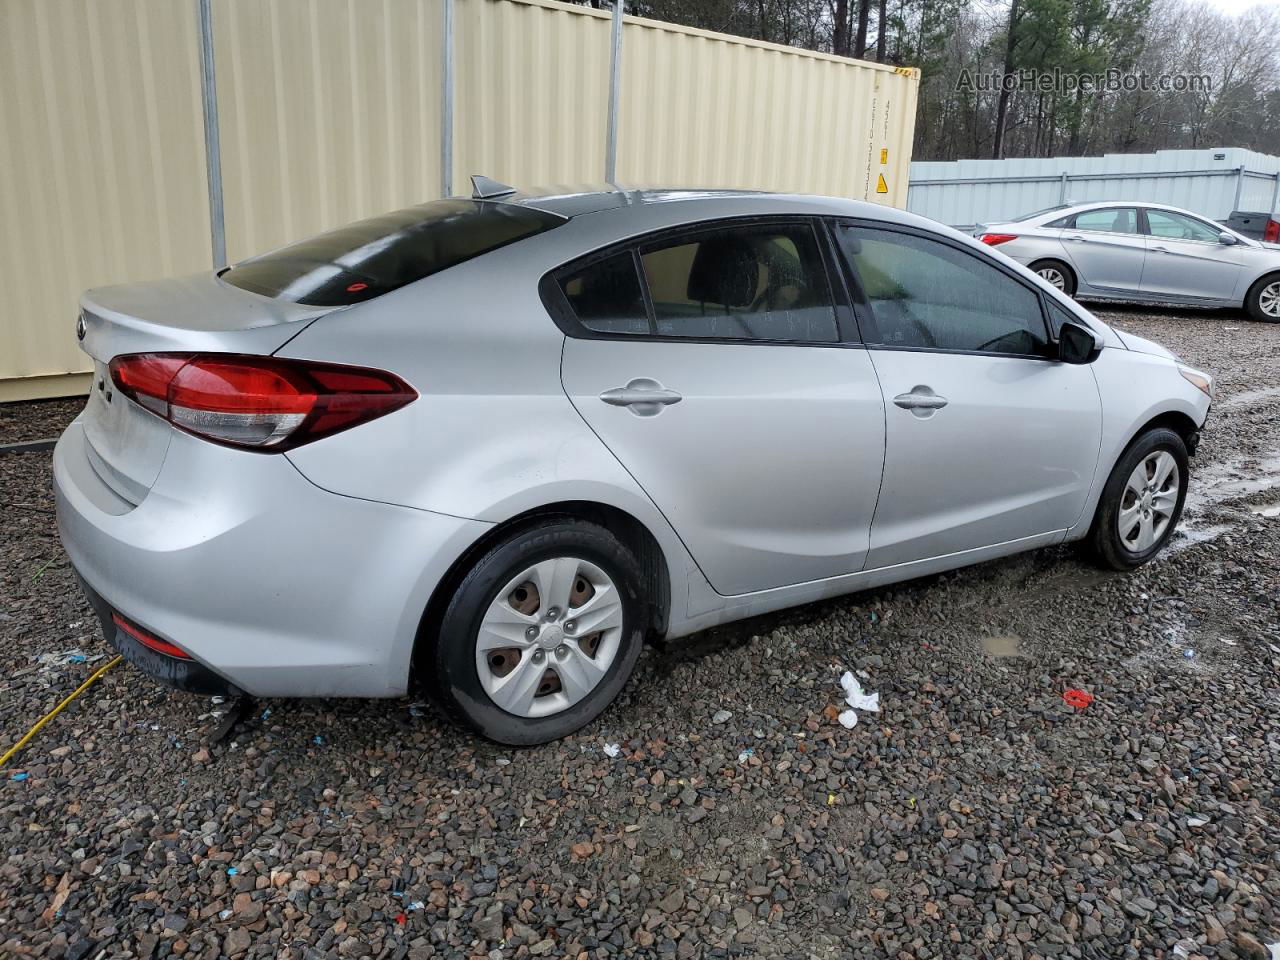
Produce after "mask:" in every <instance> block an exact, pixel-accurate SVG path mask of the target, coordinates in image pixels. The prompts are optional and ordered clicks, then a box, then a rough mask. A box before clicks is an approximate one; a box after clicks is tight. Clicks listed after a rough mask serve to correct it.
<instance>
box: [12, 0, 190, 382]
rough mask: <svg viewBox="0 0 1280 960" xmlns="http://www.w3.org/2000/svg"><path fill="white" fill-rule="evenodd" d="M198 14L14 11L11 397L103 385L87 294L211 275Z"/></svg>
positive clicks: (28, 5) (61, 2) (148, 2)
mask: <svg viewBox="0 0 1280 960" xmlns="http://www.w3.org/2000/svg"><path fill="white" fill-rule="evenodd" d="M195 9H196V8H195V6H194V5H193V4H191V3H174V2H172V0H130V2H128V3H119V4H113V5H110V6H107V5H105V4H98V3H84V2H83V0H5V2H4V3H3V4H0V131H2V132H0V263H3V264H4V275H5V278H6V283H5V296H4V300H5V307H4V313H3V315H2V316H0V400H4V399H14V398H16V397H18V396H47V395H57V394H58V393H66V392H67V391H68V389H71V390H73V391H74V390H78V389H81V388H82V387H83V385H84V384H85V383H87V379H86V378H84V377H81V378H78V379H77V380H68V379H66V378H65V377H59V376H58V375H65V374H67V373H76V372H82V371H86V370H88V369H89V364H88V362H87V357H85V355H84V354H83V353H81V352H80V350H79V349H78V348H77V346H76V339H75V332H74V331H75V318H76V311H77V306H76V304H77V300H78V298H79V295H80V291H81V290H83V289H84V288H86V287H90V286H95V285H101V284H104V283H116V282H125V281H130V280H143V279H147V278H149V277H155V276H160V275H164V274H172V273H183V272H189V271H192V270H198V269H200V268H202V267H207V266H208V265H209V205H208V198H207V195H206V183H205V156H204V135H203V132H202V126H201V123H202V121H201V110H200V71H199V67H198V63H197V58H198V49H197V31H196V15H195ZM16 377H23V378H32V379H29V380H26V381H23V382H18V383H5V380H6V379H8V378H16Z"/></svg>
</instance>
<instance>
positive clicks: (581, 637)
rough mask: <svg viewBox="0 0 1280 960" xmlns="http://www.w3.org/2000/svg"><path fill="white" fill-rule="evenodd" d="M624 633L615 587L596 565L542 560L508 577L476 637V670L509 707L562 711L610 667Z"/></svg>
mask: <svg viewBox="0 0 1280 960" xmlns="http://www.w3.org/2000/svg"><path fill="white" fill-rule="evenodd" d="M621 639H622V602H621V600H620V598H619V596H618V589H617V587H615V586H614V584H613V581H612V580H610V579H609V577H608V575H607V574H606V573H605V572H604V571H603V570H601V569H600V568H599V567H597V566H596V565H595V564H592V563H588V562H587V561H586V560H578V559H576V558H574V557H556V558H555V559H554V560H543V561H542V562H540V563H535V564H534V565H533V566H531V567H529V568H528V569H527V570H524V571H522V572H521V573H519V574H517V575H516V576H514V577H512V578H511V580H510V582H509V583H507V585H506V586H505V587H503V588H502V589H501V590H500V591H498V595H497V596H496V597H494V598H493V601H492V602H491V603H490V604H489V609H488V610H487V611H486V612H485V615H484V619H483V620H482V621H481V622H480V630H479V632H478V634H477V635H476V671H477V672H478V673H479V675H480V683H481V685H482V686H483V687H484V691H485V693H487V694H488V695H489V699H491V700H492V701H493V702H494V703H495V704H497V705H498V706H499V707H501V708H502V709H503V710H505V711H507V713H513V714H515V715H516V716H518V717H546V716H550V715H551V714H553V713H559V712H560V711H561V710H567V709H568V708H569V707H571V706H573V705H574V704H575V703H577V702H578V701H580V700H581V699H582V698H583V697H585V696H586V695H587V694H589V693H590V692H591V691H592V690H594V689H595V688H596V687H597V686H598V685H599V683H600V681H601V680H603V679H604V675H605V674H606V673H608V672H609V666H610V664H612V663H613V659H614V657H616V656H617V655H618V647H619V645H620V642H621Z"/></svg>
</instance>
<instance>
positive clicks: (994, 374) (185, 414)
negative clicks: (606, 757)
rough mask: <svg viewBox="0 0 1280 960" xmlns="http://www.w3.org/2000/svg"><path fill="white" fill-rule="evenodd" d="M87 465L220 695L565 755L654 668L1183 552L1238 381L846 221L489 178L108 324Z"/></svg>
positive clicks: (106, 562) (79, 447)
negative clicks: (1043, 561) (962, 577)
mask: <svg viewBox="0 0 1280 960" xmlns="http://www.w3.org/2000/svg"><path fill="white" fill-rule="evenodd" d="M77 333H78V336H79V337H80V341H81V345H82V347H83V349H84V350H85V351H86V352H87V353H88V354H89V355H90V356H91V357H92V358H93V360H94V363H95V364H96V367H97V375H96V377H95V378H94V383H93V387H92V391H91V395H90V397H89V401H88V404H87V406H86V407H85V410H84V412H83V413H82V414H81V416H80V417H79V418H78V419H77V420H76V421H75V422H74V423H73V424H72V425H71V426H70V427H69V428H68V429H67V431H66V433H65V434H64V435H63V436H62V438H61V439H60V440H59V442H58V446H57V450H56V452H55V456H54V472H55V486H56V491H57V506H58V526H59V531H60V534H61V537H62V542H63V544H64V546H65V548H66V551H67V553H68V555H69V557H70V559H71V562H72V564H73V565H74V567H75V569H76V571H78V573H79V575H80V577H81V578H82V580H83V582H84V585H85V589H86V593H87V595H88V597H89V598H90V602H91V603H92V604H93V605H94V607H95V608H96V609H97V611H98V614H99V617H100V619H101V621H102V624H103V627H104V630H105V633H106V637H107V639H108V641H109V642H110V643H112V644H113V645H115V646H116V647H117V648H118V649H120V651H121V652H122V653H123V654H124V655H125V656H126V657H127V658H128V659H129V660H130V661H131V662H133V663H134V664H136V665H137V666H138V667H140V668H141V669H143V670H145V671H147V672H149V673H151V674H152V675H153V676H155V677H156V678H158V679H160V680H162V681H164V682H166V683H169V684H171V685H174V686H177V687H179V688H182V689H185V690H189V691H193V692H200V693H223V694H232V695H236V694H239V693H248V694H252V695H256V696H383V697H385V696H399V695H402V694H404V693H405V692H406V691H408V690H409V689H410V688H411V687H413V686H417V687H425V688H426V690H427V691H429V693H430V694H431V695H432V696H434V697H435V699H436V700H437V701H438V702H439V703H440V705H441V706H442V708H443V710H444V711H445V712H446V713H447V714H448V715H449V716H451V717H454V718H456V719H457V720H459V721H461V722H463V723H465V724H467V725H469V726H471V727H472V728H473V729H475V730H477V731H479V732H480V733H482V734H484V735H485V736H488V737H491V738H493V739H495V740H499V741H502V742H505V743H511V744H530V743H538V742H543V741H546V740H549V739H552V738H556V737H561V736H564V735H565V734H568V733H570V732H572V731H574V730H576V729H578V728H579V727H581V726H582V725H583V724H585V723H588V722H589V721H591V720H592V719H593V718H594V717H596V716H597V715H598V714H599V713H600V712H601V711H602V710H603V709H604V708H605V707H606V705H607V704H608V703H609V702H610V701H611V700H613V698H614V697H615V696H617V694H618V693H619V691H620V690H621V689H622V688H623V686H624V684H625V683H626V682H627V678H628V676H629V674H630V673H631V670H632V667H633V666H634V665H635V663H636V659H637V657H638V656H639V654H640V650H641V647H642V645H643V643H644V641H645V640H646V638H649V637H663V636H665V637H667V638H669V639H674V638H677V637H683V636H686V635H689V634H692V633H694V632H695V631H698V630H702V629H705V628H707V627H711V626H713V625H715V624H720V623H725V622H728V621H732V620H738V619H741V618H744V617H750V616H753V615H756V614H761V613H766V612H768V611H771V610H777V609H779V608H782V607H788V606H793V605H795V604H801V603H807V602H809V601H813V600H818V599H821V598H825V597H832V596H837V595H840V594H846V593H850V592H852V591H857V590H862V589H865V588H868V587H875V586H879V585H882V584H886V583H892V582H895V581H901V580H907V579H909V578H912V577H919V576H923V575H926V574H932V573H937V572H938V571H942V570H948V569H953V568H956V567H961V566H964V565H966V564H971V563H977V562H979V561H983V560H989V559H992V558H994V557H1000V556H1005V555H1008V554H1012V553H1016V552H1018V551H1022V550H1030V549H1033V548H1037V547H1043V546H1048V545H1051V544H1058V543H1062V542H1064V541H1068V540H1074V541H1081V542H1082V543H1083V544H1084V545H1085V546H1086V547H1087V548H1088V550H1089V551H1090V552H1091V554H1092V555H1093V556H1094V557H1096V558H1097V560H1098V561H1099V562H1100V563H1102V564H1104V565H1106V566H1108V567H1111V568H1113V569H1119V570H1126V569H1129V568H1132V567H1135V566H1137V565H1139V564H1142V563H1145V562H1146V561H1148V560H1150V559H1151V558H1152V557H1153V556H1155V555H1156V553H1157V552H1159V551H1160V549H1161V548H1162V547H1163V546H1164V545H1165V544H1166V543H1167V542H1168V540H1169V538H1170V536H1172V534H1173V531H1174V528H1175V526H1176V524H1177V522H1178V518H1179V515H1180V512H1181V510H1182V504H1183V499H1184V497H1185V496H1186V493H1187V484H1188V481H1189V457H1190V456H1191V454H1193V453H1194V451H1195V447H1196V442H1197V439H1198V437H1199V431H1200V428H1201V426H1202V425H1203V424H1204V421H1205V418H1206V416H1207V415H1208V411H1209V405H1210V398H1211V395H1212V383H1211V381H1210V378H1209V377H1208V376H1207V375H1206V374H1204V373H1202V372H1200V371H1197V370H1193V369H1190V368H1188V367H1187V366H1185V365H1183V364H1181V363H1180V362H1179V361H1178V360H1177V358H1176V357H1174V356H1173V355H1172V354H1170V353H1169V352H1168V351H1167V350H1164V349H1163V348H1161V347H1160V346H1158V345H1156V344H1154V343H1151V342H1149V341H1146V340H1143V339H1141V338H1139V337H1135V336H1130V335H1129V334H1124V335H1121V334H1119V333H1117V332H1116V331H1114V330H1113V329H1111V328H1110V327H1108V326H1107V325H1106V324H1104V323H1101V322H1100V321H1098V320H1097V319H1096V318H1095V317H1093V316H1092V315H1090V314H1089V313H1088V312H1087V311H1086V310H1084V309H1083V308H1081V307H1080V306H1078V305H1077V304H1076V303H1074V302H1073V301H1071V300H1070V299H1068V298H1067V297H1065V296H1063V295H1062V293H1061V292H1060V291H1058V290H1056V289H1054V288H1053V287H1052V286H1050V285H1049V284H1047V283H1045V282H1044V281H1043V280H1042V279H1041V278H1039V277H1037V276H1036V275H1035V274H1034V273H1032V272H1030V271H1028V270H1026V269H1025V268H1023V267H1021V266H1018V265H1017V264H1014V263H1013V262H1012V261H1010V260H1008V259H1007V258H1005V257H999V256H993V255H992V253H991V252H990V250H989V249H988V248H987V247H985V246H983V245H982V244H980V243H978V242H977V241H975V240H973V239H972V238H969V237H965V236H963V235H961V234H960V233H957V232H956V231H954V230H949V229H947V228H945V227H941V226H939V225H938V224H935V223H932V222H930V221H927V220H924V219H922V218H920V217H917V216H913V215H910V214H907V213H902V212H899V211H896V210H892V209H888V208H886V207H881V206H875V205H872V204H866V203H858V202H853V201H849V200H837V199H828V198H822V197H801V196H786V195H769V194H750V193H730V192H720V193H714V192H713V193H708V192H670V191H667V192H663V191H647V192H630V191H628V192H621V191H603V192H595V193H578V194H572V195H555V196H541V195H517V194H516V193H515V192H514V191H511V190H507V189H504V188H502V187H501V186H500V185H496V184H493V183H492V182H488V181H479V183H478V187H477V191H476V194H475V195H474V196H473V197H471V198H455V199H448V200H441V201H436V202H432V203H425V204H422V205H420V206H416V207H411V208H408V209H405V210H401V211H398V212H396V213H391V214H387V215H385V216H382V217H376V218H374V219H372V220H367V221H363V222H360V223H357V224H353V225H351V226H348V227H344V228H341V229H339V230H335V231H333V232H331V233H327V234H324V235H322V236H319V237H315V238H312V239H310V240H306V241H303V242H301V243H298V244H295V245H293V246H289V247H285V248H283V249H280V250H277V251H275V252H273V253H269V254H266V255H264V256H260V257H257V258H255V259H252V260H247V261H245V262H243V263H240V264H237V265H236V266H233V267H231V268H230V269H228V270H224V271H220V272H218V273H216V274H215V273H204V274H199V275H196V276H192V277H186V278H182V279H175V280H162V281H157V282H151V283H139V284H132V285H128V286H119V287H108V288H103V289H98V290H91V291H89V292H88V293H86V294H85V295H84V297H83V300H82V311H81V315H80V317H79V321H78V330H77Z"/></svg>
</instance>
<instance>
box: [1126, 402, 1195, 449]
mask: <svg viewBox="0 0 1280 960" xmlns="http://www.w3.org/2000/svg"><path fill="white" fill-rule="evenodd" d="M1157 427H1168V428H1169V429H1170V430H1172V431H1173V432H1174V433H1176V434H1177V435H1178V436H1180V437H1181V438H1182V442H1183V443H1185V444H1186V445H1187V453H1188V454H1189V455H1192V456H1194V455H1195V452H1196V444H1197V443H1198V442H1199V435H1200V428H1199V427H1197V426H1196V422H1195V421H1194V420H1192V419H1191V418H1190V417H1189V416H1187V415H1186V414H1185V413H1179V412H1178V411H1177V410H1170V411H1169V412H1168V413H1162V414H1160V416H1158V417H1153V418H1152V419H1150V420H1148V421H1147V422H1146V423H1144V424H1143V425H1142V426H1141V427H1139V428H1138V430H1137V432H1135V433H1134V435H1133V436H1132V437H1130V438H1129V444H1132V443H1133V441H1134V440H1136V439H1138V437H1140V436H1142V435H1143V434H1144V433H1146V432H1147V431H1148V430H1154V429H1156V428H1157ZM1125 449H1128V444H1126V445H1125Z"/></svg>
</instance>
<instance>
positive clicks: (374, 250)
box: [222, 200, 564, 307]
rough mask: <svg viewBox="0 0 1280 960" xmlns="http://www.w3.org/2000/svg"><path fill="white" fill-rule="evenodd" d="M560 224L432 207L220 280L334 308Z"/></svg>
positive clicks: (276, 256) (325, 239)
mask: <svg viewBox="0 0 1280 960" xmlns="http://www.w3.org/2000/svg"><path fill="white" fill-rule="evenodd" d="M562 223H564V218H563V217H559V216H556V215H555V214H553V213H547V212H546V211H544V210H535V209H532V208H530V207H522V206H518V205H516V204H511V203H492V202H485V201H477V200H434V201H432V202H430V203H423V204H419V205H418V206H416V207H407V208H406V209H404V210H397V211H396V212H395V213H388V214H384V215H383V216H380V217H373V218H371V219H369V220H360V221H358V222H356V223H352V224H349V225H347V226H345V227H340V228H338V229H337V230H331V231H330V232H328V233H322V234H320V235H319V236H317V237H312V238H311V239H309V240H303V241H302V242H301V243H294V244H291V245H289V246H287V247H282V248H281V249H279V250H275V251H273V252H271V253H268V254H264V255H263V256H261V257H255V258H254V259H252V260H246V261H245V262H244V263H241V264H237V265H236V266H234V267H232V268H231V269H230V270H227V271H225V272H224V273H223V274H222V279H223V280H225V281H227V283H230V284H233V285H235V286H237V287H240V288H242V289H244V290H249V291H251V292H253V293H259V294H262V295H263V296H266V297H274V298H278V299H282V300H292V301H294V302H295V303H302V304H307V305H309V306H317V307H340V306H346V305H348V304H353V303H360V302H361V301H364V300H372V299H373V298H374V297H380V296H382V294H384V293H390V292H391V291H392V290H396V289H398V288H400V287H403V286H405V285H406V284H410V283H413V282H414V281H415V280H421V279H422V278H423V277H428V276H430V275H431V274H433V273H439V272H440V271H441V270H445V269H448V268H449V267H452V266H455V265H457V264H459V263H462V262H463V261H466V260H470V259H472V258H473V257H478V256H480V255H481V254H482V253H488V252H489V251H491V250H496V249H497V248H498V247H501V246H505V245H506V244H508V243H513V242H515V241H516V240H522V239H524V238H525V237H530V236H533V235H534V234H537V233H542V232H543V231H546V230H550V229H551V228H552V227H556V226H559V225H560V224H562Z"/></svg>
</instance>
